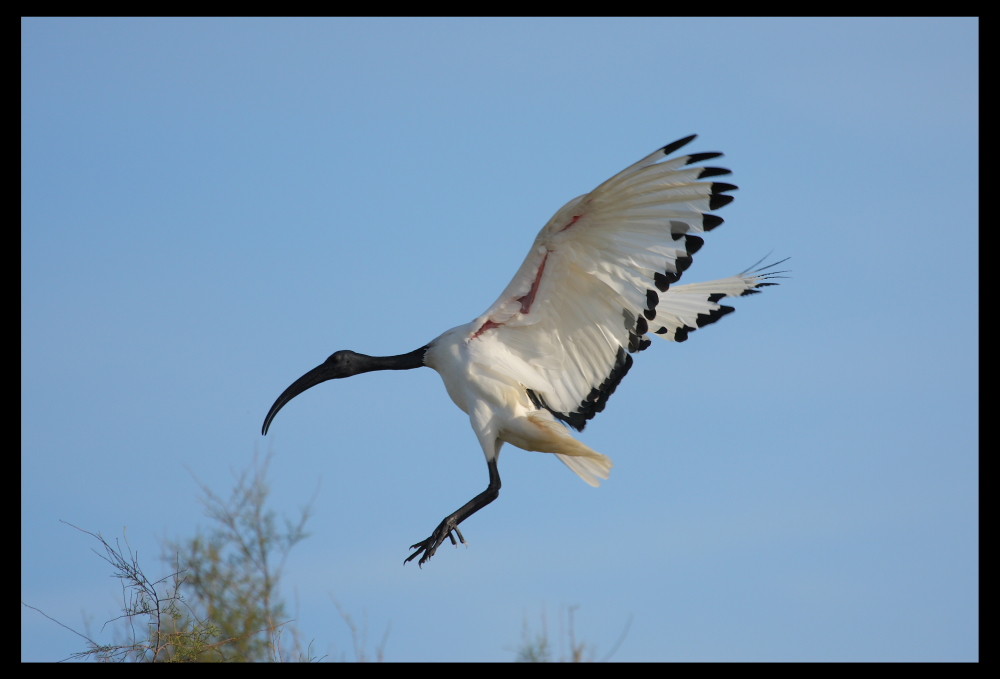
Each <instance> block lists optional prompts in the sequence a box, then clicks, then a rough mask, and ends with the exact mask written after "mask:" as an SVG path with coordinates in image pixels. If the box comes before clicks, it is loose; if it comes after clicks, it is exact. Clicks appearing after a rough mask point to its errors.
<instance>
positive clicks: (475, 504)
mask: <svg viewBox="0 0 1000 679" xmlns="http://www.w3.org/2000/svg"><path fill="white" fill-rule="evenodd" d="M486 464H487V466H488V467H489V470H490V485H488V486H487V487H486V490H484V491H483V492H482V493H480V494H479V495H477V496H476V497H474V498H472V499H471V500H469V501H468V502H466V503H465V504H464V505H462V507H461V508H460V509H459V510H458V511H456V512H454V513H452V514H449V515H448V516H446V517H445V518H444V521H442V522H441V523H439V524H438V527H437V528H435V529H434V532H433V533H431V536H430V537H429V538H427V539H426V540H423V541H421V542H418V543H417V544H415V545H412V546H411V547H410V549H415V550H417V551H415V552H413V554H410V556H408V557H406V561H404V562H403V563H407V562H410V561H413V559H415V558H416V557H418V556H420V561H418V562H417V564H418V565H420V566H423V565H424V562H425V561H427V560H428V559H430V558H431V557H432V556H434V552H436V551H437V548H438V547H440V546H441V544H442V543H443V542H444V541H445V540H451V544H453V545H457V544H458V542H461V543H462V544H465V538H464V537H462V531H460V530H459V529H458V524H460V523H462V522H463V521H465V520H466V519H467V518H469V517H470V516H472V515H473V514H475V513H476V512H478V511H479V510H480V509H482V508H483V507H485V506H486V505H488V504H489V503H491V502H493V501H494V500H496V499H497V496H498V495H500V472H499V471H497V461H496V459H495V458H494V459H492V460H488V461H487V462H486ZM455 535H458V542H456V541H455ZM421 554H423V555H422V556H421Z"/></svg>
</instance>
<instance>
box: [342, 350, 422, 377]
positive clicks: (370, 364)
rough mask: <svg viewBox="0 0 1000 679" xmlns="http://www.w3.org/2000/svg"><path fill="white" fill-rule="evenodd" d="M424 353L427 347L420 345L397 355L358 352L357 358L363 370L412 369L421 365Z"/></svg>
mask: <svg viewBox="0 0 1000 679" xmlns="http://www.w3.org/2000/svg"><path fill="white" fill-rule="evenodd" d="M425 353H427V347H420V348H419V349H416V350H414V351H411V352H410V353H408V354H399V355H398V356H365V355H364V354H358V359H359V362H360V363H361V364H362V366H363V368H364V370H365V372H367V371H369V370H412V369H414V368H420V367H423V365H424V354H425Z"/></svg>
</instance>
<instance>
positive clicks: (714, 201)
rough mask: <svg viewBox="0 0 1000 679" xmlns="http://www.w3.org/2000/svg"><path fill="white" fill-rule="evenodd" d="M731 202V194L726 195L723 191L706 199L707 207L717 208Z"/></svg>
mask: <svg viewBox="0 0 1000 679" xmlns="http://www.w3.org/2000/svg"><path fill="white" fill-rule="evenodd" d="M732 202H733V197H732V196H727V195H726V194H724V193H720V194H717V195H714V196H712V197H711V198H709V199H708V209H710V210H718V209H719V208H720V207H724V206H726V205H729V204H730V203H732Z"/></svg>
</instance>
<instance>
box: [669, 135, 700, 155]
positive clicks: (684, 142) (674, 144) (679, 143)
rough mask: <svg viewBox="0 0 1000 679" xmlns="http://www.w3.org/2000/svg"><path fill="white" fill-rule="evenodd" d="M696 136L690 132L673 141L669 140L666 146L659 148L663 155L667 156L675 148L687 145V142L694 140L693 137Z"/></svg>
mask: <svg viewBox="0 0 1000 679" xmlns="http://www.w3.org/2000/svg"><path fill="white" fill-rule="evenodd" d="M697 136H698V135H696V134H692V135H690V136H688V137H684V138H683V139H678V140H677V141H675V142H671V143H669V144H667V145H666V146H664V147H663V148H662V149H660V150H661V151H663V155H665V156H669V155H670V154H671V153H673V152H674V151H676V150H677V149H679V148H682V147H684V146H687V145H688V144H690V143H691V142H692V141H694V139H695V137H697Z"/></svg>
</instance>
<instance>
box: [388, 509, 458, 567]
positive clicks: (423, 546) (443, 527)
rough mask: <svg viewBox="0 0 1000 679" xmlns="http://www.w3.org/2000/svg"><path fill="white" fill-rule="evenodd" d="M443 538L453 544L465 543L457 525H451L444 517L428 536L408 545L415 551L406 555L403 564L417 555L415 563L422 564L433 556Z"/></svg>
mask: <svg viewBox="0 0 1000 679" xmlns="http://www.w3.org/2000/svg"><path fill="white" fill-rule="evenodd" d="M456 535H457V536H458V540H457V541H456V540H455V536H456ZM445 540H451V544H453V545H457V544H458V543H459V542H461V543H462V544H463V545H464V544H465V538H464V537H463V536H462V531H460V530H459V529H458V526H456V525H452V523H451V522H450V521H448V519H445V520H444V521H442V522H441V523H440V524H438V527H437V528H435V529H434V532H433V533H431V536H430V537H429V538H427V539H426V540H422V541H420V542H418V543H417V544H415V545H410V549H415V550H417V551H415V552H413V554H410V555H409V556H408V557H406V561H404V562H403V563H404V564H405V563H408V562H410V561H413V560H414V559H415V558H417V557H418V556H419V557H420V561H418V562H417V565H418V566H423V565H424V562H425V561H427V560H428V559H430V558H431V557H432V556H434V553H435V552H436V551H437V548H438V547H440V546H441V545H442V544H443V543H444V541H445Z"/></svg>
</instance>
